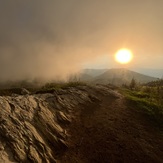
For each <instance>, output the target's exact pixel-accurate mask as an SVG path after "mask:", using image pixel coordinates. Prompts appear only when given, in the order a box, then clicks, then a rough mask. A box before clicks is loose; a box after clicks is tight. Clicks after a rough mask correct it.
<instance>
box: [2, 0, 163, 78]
mask: <svg viewBox="0 0 163 163" xmlns="http://www.w3.org/2000/svg"><path fill="white" fill-rule="evenodd" d="M162 9H163V1H162V0H157V1H154V0H136V1H131V0H123V1H122V0H114V1H113V0H100V1H99V0H93V1H91V0H81V1H76V0H69V1H67V0H59V1H58V0H53V1H50V0H47V1H44V0H39V1H33V0H23V1H22V0H17V1H12V0H5V1H0V11H1V14H0V20H1V26H0V74H1V75H0V80H3V81H6V80H20V79H21V80H22V79H35V78H45V79H59V78H66V77H67V76H68V75H69V74H71V73H76V72H79V71H80V70H81V69H83V68H89V67H91V68H116V67H120V66H121V64H120V63H118V62H117V61H115V57H114V56H115V53H116V51H117V50H118V49H120V48H121V47H128V48H129V49H131V51H132V53H133V55H134V59H132V62H128V63H127V64H126V66H128V67H129V68H130V67H132V68H153V69H157V68H159V69H162V68H163V64H162V61H163V46H162V43H163V37H162V36H163V30H162V29H163V12H162ZM123 59H124V57H123ZM123 59H122V58H121V59H120V60H121V61H120V62H123ZM122 66H123V65H122Z"/></svg>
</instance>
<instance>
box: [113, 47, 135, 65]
mask: <svg viewBox="0 0 163 163" xmlns="http://www.w3.org/2000/svg"><path fill="white" fill-rule="evenodd" d="M132 58H133V54H132V52H131V51H130V50H129V49H120V50H118V51H117V53H116V54H115V60H116V61H117V62H119V63H121V64H127V63H129V62H130V61H131V60H132Z"/></svg>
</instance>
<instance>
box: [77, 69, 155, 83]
mask: <svg viewBox="0 0 163 163" xmlns="http://www.w3.org/2000/svg"><path fill="white" fill-rule="evenodd" d="M132 78H134V79H135V80H136V81H137V82H138V83H147V82H150V81H154V80H157V79H158V78H155V77H151V76H147V75H144V74H141V73H138V72H135V71H131V70H128V69H124V68H119V69H84V70H83V72H82V73H80V74H79V75H78V79H80V80H81V81H87V82H91V83H100V84H114V85H122V84H129V83H130V82H131V80H132Z"/></svg>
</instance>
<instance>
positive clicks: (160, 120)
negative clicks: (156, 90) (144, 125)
mask: <svg viewBox="0 0 163 163" xmlns="http://www.w3.org/2000/svg"><path fill="white" fill-rule="evenodd" d="M121 92H122V94H123V95H124V96H125V97H126V99H127V102H128V104H130V105H131V106H132V107H133V108H135V109H139V110H138V111H141V112H143V113H144V114H145V115H147V116H148V117H149V118H150V119H152V120H153V121H155V122H156V123H157V124H159V125H161V127H163V105H160V103H158V102H157V99H155V98H154V96H153V97H152V98H151V96H150V95H149V94H148V93H144V92H141V91H132V90H129V89H121Z"/></svg>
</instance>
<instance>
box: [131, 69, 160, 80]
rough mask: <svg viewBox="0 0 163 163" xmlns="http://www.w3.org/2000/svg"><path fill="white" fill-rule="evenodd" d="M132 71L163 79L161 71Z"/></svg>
mask: <svg viewBox="0 0 163 163" xmlns="http://www.w3.org/2000/svg"><path fill="white" fill-rule="evenodd" d="M132 70H133V71H136V72H139V73H141V74H145V75H149V76H153V77H156V78H163V69H152V68H137V69H132Z"/></svg>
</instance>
